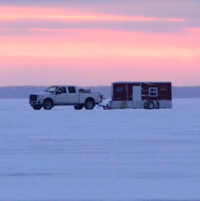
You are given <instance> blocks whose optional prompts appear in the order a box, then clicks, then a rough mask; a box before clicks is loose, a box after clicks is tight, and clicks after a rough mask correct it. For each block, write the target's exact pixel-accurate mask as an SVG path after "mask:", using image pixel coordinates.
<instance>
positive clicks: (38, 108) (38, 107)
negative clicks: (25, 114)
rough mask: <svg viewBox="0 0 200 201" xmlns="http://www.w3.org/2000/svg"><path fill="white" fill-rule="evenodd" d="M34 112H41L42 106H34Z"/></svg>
mask: <svg viewBox="0 0 200 201" xmlns="http://www.w3.org/2000/svg"><path fill="white" fill-rule="evenodd" d="M32 107H33V109H34V110H40V109H41V108H42V106H32Z"/></svg>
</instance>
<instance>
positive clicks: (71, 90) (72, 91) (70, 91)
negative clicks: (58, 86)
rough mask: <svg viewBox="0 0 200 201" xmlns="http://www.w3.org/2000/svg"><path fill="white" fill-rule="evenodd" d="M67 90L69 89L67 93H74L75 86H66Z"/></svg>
mask: <svg viewBox="0 0 200 201" xmlns="http://www.w3.org/2000/svg"><path fill="white" fill-rule="evenodd" d="M68 90H69V93H70V94H72V93H76V89H75V87H68Z"/></svg>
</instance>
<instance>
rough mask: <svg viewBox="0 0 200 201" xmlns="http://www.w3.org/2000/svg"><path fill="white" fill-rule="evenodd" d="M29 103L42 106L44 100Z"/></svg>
mask: <svg viewBox="0 0 200 201" xmlns="http://www.w3.org/2000/svg"><path fill="white" fill-rule="evenodd" d="M29 104H30V105H31V106H42V105H43V102H41V101H29Z"/></svg>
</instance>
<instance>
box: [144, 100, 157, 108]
mask: <svg viewBox="0 0 200 201" xmlns="http://www.w3.org/2000/svg"><path fill="white" fill-rule="evenodd" d="M146 107H147V109H149V110H152V109H154V108H155V105H154V102H153V101H149V102H148V103H147V106H146Z"/></svg>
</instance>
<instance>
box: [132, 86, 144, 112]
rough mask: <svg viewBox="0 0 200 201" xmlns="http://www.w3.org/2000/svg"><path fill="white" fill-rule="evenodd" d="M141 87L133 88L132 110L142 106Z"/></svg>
mask: <svg viewBox="0 0 200 201" xmlns="http://www.w3.org/2000/svg"><path fill="white" fill-rule="evenodd" d="M141 95H142V87H141V86H133V108H140V107H141V106H142V101H141V100H142V97H141Z"/></svg>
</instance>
